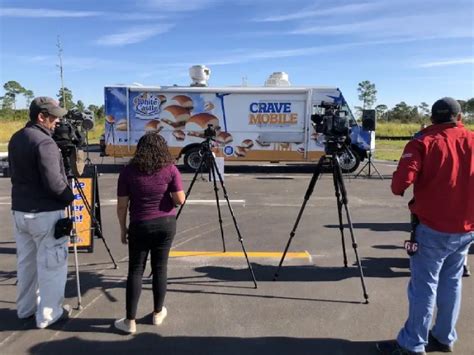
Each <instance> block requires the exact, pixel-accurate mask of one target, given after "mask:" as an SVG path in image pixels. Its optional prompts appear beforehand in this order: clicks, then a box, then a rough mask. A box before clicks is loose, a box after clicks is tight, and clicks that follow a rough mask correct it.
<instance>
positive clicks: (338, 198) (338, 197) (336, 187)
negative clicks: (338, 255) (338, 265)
mask: <svg viewBox="0 0 474 355" xmlns="http://www.w3.org/2000/svg"><path fill="white" fill-rule="evenodd" d="M331 165H332V179H333V183H334V191H335V193H336V201H337V215H338V217H339V231H340V232H341V243H342V255H343V258H344V267H347V253H346V240H345V236H344V225H343V223H342V201H341V194H340V192H339V184H338V182H337V171H336V168H337V167H336V165H335V164H334V160H332V164H331Z"/></svg>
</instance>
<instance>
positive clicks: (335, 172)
mask: <svg viewBox="0 0 474 355" xmlns="http://www.w3.org/2000/svg"><path fill="white" fill-rule="evenodd" d="M328 144H331V145H333V144H334V145H335V146H334V147H330V148H331V149H328V146H326V153H325V155H323V156H322V157H321V158H320V159H319V162H318V164H317V165H316V168H315V169H314V173H313V177H312V178H311V181H310V183H309V186H308V189H307V190H306V193H305V196H304V200H303V204H302V206H301V209H300V211H299V213H298V217H297V218H296V222H295V224H294V226H293V229H292V230H291V233H290V238H289V239H288V243H287V244H286V247H285V251H284V252H283V256H282V258H281V260H280V264H279V265H278V269H277V271H276V273H275V276H274V278H273V281H276V280H277V278H278V274H279V272H280V268H281V266H282V264H283V261H284V260H285V257H286V253H287V252H288V248H289V247H290V244H291V241H292V240H293V237H294V236H295V232H296V228H297V227H298V224H299V222H300V219H301V216H302V215H303V211H304V208H305V207H306V203H307V202H308V200H309V198H310V197H311V194H312V193H313V190H314V186H315V185H316V182H317V181H318V178H319V177H320V175H321V174H322V172H323V169H324V167H323V164H324V163H325V160H329V162H330V166H331V170H332V178H333V183H334V190H335V194H336V201H337V213H338V217H339V230H340V232H341V242H342V252H343V257H344V267H347V254H346V242H345V237H344V226H343V223H342V208H343V207H344V209H345V211H346V217H347V222H348V225H349V231H350V234H351V239H352V248H353V249H354V253H355V257H356V262H357V267H358V269H359V274H360V280H361V283H362V291H363V295H364V298H365V303H369V295H368V294H367V290H366V288H365V282H364V273H363V271H362V266H361V263H360V259H359V254H358V252H357V242H356V239H355V236H354V229H353V226H352V220H351V215H350V212H349V206H348V199H347V191H346V187H345V185H344V179H343V175H342V170H341V166H340V162H339V157H338V152H340V151H342V150H344V149H347V147H346V146H345V145H344V144H343V143H335V142H331V143H328Z"/></svg>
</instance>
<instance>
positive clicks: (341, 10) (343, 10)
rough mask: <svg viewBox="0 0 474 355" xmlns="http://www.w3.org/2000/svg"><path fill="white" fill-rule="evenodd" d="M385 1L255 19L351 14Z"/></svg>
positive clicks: (269, 20)
mask: <svg viewBox="0 0 474 355" xmlns="http://www.w3.org/2000/svg"><path fill="white" fill-rule="evenodd" d="M384 5H385V4H384V3H375V2H373V3H362V4H348V5H341V6H335V7H329V8H325V9H324V8H311V9H305V10H301V11H297V12H293V13H289V14H286V15H280V16H269V17H266V18H258V19H255V21H263V22H281V21H291V20H300V19H303V18H312V17H315V16H328V15H345V16H347V15H350V14H357V13H361V12H366V11H369V10H373V9H377V8H380V7H382V6H384Z"/></svg>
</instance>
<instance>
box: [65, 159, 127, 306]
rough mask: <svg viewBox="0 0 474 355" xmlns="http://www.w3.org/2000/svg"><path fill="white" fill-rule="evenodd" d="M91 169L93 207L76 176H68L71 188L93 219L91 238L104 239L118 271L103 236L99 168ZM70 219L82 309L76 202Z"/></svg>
mask: <svg viewBox="0 0 474 355" xmlns="http://www.w3.org/2000/svg"><path fill="white" fill-rule="evenodd" d="M89 167H92V169H93V170H92V185H93V187H94V189H95V191H94V195H93V202H92V204H93V206H92V205H91V203H90V202H89V201H88V200H87V196H86V194H85V192H84V189H83V187H82V183H81V181H79V178H78V177H76V176H75V175H71V176H68V179H69V181H70V186H71V189H74V187H75V188H76V189H77V191H78V192H79V198H78V197H75V200H76V199H81V200H82V202H83V203H84V207H85V209H86V211H87V214H88V215H89V216H90V218H91V230H92V231H93V232H94V233H93V235H91V238H93V237H94V236H96V237H97V238H100V239H102V242H103V243H104V246H105V249H106V250H107V252H108V254H109V256H110V259H111V260H112V263H113V264H114V268H115V269H118V266H117V263H116V262H115V259H114V257H113V255H112V252H111V251H110V249H109V246H108V245H107V242H106V240H105V238H104V235H103V234H102V227H101V222H100V201H99V193H98V192H99V190H98V178H97V176H98V174H97V166H95V165H93V166H92V165H89ZM67 211H68V217H70V218H71V219H72V221H73V228H72V230H71V234H70V241H71V244H72V246H73V252H74V267H75V272H76V288H77V309H82V297H81V284H80V277H79V261H78V255H77V244H78V239H79V238H78V230H77V219H76V206H75V205H74V202H72V203H71V205H69V207H68V209H67Z"/></svg>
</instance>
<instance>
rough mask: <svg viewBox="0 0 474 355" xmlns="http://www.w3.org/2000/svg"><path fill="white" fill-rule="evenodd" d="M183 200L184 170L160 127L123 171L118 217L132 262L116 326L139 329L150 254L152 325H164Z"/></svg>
mask: <svg viewBox="0 0 474 355" xmlns="http://www.w3.org/2000/svg"><path fill="white" fill-rule="evenodd" d="M184 199H185V194H184V192H183V186H182V182H181V175H180V173H179V171H178V169H177V168H176V166H175V165H174V159H173V157H172V156H171V154H170V153H169V151H168V146H167V145H166V141H165V140H164V138H163V137H161V136H160V135H159V134H158V133H157V132H150V133H147V134H145V135H144V136H143V137H141V138H140V140H139V141H138V145H137V150H136V152H135V155H134V157H133V158H132V160H131V161H130V163H129V164H128V165H127V166H126V167H125V168H124V169H123V171H122V172H121V173H120V175H119V179H118V186H117V217H118V220H119V223H120V230H121V239H122V243H123V244H128V251H129V262H128V278H127V291H126V318H122V319H119V320H117V321H115V327H116V328H118V329H120V330H122V331H124V332H126V333H135V332H136V323H135V317H136V313H137V306H138V300H139V298H140V293H141V290H142V277H143V272H144V270H145V265H146V261H147V257H148V253H150V255H151V268H152V271H153V303H154V308H153V324H155V325H160V324H161V323H162V322H163V320H164V318H165V317H166V315H167V310H166V308H165V307H164V306H163V303H164V299H165V295H166V283H167V266H168V255H169V251H170V248H171V244H172V242H173V238H174V235H175V233H176V210H175V205H180V204H183V203H184ZM127 211H129V212H130V224H129V226H128V229H127Z"/></svg>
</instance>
